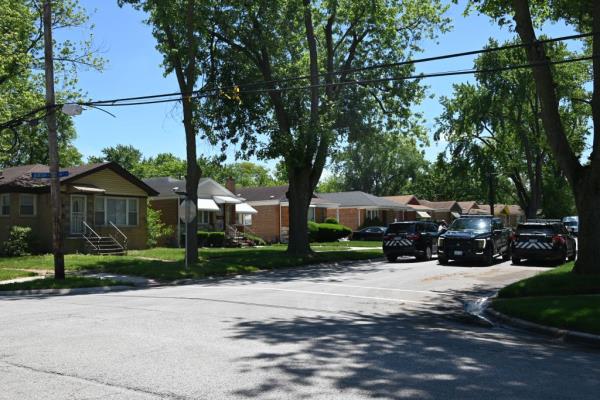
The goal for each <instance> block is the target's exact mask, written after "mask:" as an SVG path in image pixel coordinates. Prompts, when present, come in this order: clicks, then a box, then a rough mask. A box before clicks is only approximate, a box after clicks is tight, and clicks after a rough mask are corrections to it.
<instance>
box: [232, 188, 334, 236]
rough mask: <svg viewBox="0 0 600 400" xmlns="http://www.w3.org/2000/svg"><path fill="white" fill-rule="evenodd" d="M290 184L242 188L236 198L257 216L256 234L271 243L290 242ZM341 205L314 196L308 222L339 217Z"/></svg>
mask: <svg viewBox="0 0 600 400" xmlns="http://www.w3.org/2000/svg"><path fill="white" fill-rule="evenodd" d="M287 191H288V186H287V185H282V186H267V187H254V188H240V189H238V190H237V191H236V195H237V196H239V197H242V198H244V199H246V202H247V203H248V205H250V206H251V207H252V208H254V209H255V210H256V211H257V213H256V214H255V215H254V216H253V223H252V231H253V233H254V234H256V235H258V236H260V237H262V238H263V239H264V240H266V241H267V242H286V241H287V237H288V234H289V202H288V199H287V197H286V193H287ZM337 208H338V204H337V203H335V202H331V201H328V200H326V199H323V198H322V197H321V196H318V195H315V196H313V198H312V200H311V203H310V208H309V211H308V219H309V220H310V221H315V222H324V221H325V219H327V217H330V216H331V217H334V218H335V217H336V216H337V212H336V210H337Z"/></svg>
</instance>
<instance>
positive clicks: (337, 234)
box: [308, 221, 352, 242]
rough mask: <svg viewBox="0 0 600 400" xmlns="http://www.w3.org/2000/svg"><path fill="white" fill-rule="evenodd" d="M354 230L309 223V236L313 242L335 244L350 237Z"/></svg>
mask: <svg viewBox="0 0 600 400" xmlns="http://www.w3.org/2000/svg"><path fill="white" fill-rule="evenodd" d="M351 233H352V229H350V228H348V227H347V226H345V225H340V224H331V223H327V222H325V223H322V224H317V223H316V222H312V221H309V222H308V236H309V238H310V241H311V242H335V241H336V240H339V239H341V238H345V237H348V236H350V234H351Z"/></svg>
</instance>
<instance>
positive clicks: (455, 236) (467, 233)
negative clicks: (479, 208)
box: [438, 215, 512, 265]
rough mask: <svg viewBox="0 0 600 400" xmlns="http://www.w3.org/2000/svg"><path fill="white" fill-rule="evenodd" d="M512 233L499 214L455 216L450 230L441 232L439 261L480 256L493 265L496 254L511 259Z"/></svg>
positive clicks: (486, 262) (487, 263)
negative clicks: (497, 216) (456, 217)
mask: <svg viewBox="0 0 600 400" xmlns="http://www.w3.org/2000/svg"><path fill="white" fill-rule="evenodd" d="M511 234H512V231H511V230H510V229H509V228H505V227H504V224H503V223H502V220H501V219H500V218H495V217H492V216H491V215H488V216H485V215H483V216H482V215H477V216H475V215H472V216H467V215H464V216H462V217H460V218H458V219H455V220H454V221H453V222H452V224H451V225H450V226H449V227H448V231H446V232H445V233H443V234H442V235H440V237H439V239H438V261H439V263H440V264H442V265H443V264H447V263H448V261H449V260H478V261H483V262H484V263H485V264H486V265H491V264H492V263H493V262H494V257H496V256H502V259H503V260H505V261H508V260H510V256H511V253H510V251H511V247H510V237H511Z"/></svg>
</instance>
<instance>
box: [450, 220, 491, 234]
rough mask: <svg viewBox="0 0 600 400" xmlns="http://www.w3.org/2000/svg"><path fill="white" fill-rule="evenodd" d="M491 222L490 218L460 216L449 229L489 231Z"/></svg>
mask: <svg viewBox="0 0 600 400" xmlns="http://www.w3.org/2000/svg"><path fill="white" fill-rule="evenodd" d="M491 223H492V221H491V220H490V219H489V218H459V219H455V220H454V222H452V224H451V225H450V228H449V230H451V231H474V232H489V230H490V226H491Z"/></svg>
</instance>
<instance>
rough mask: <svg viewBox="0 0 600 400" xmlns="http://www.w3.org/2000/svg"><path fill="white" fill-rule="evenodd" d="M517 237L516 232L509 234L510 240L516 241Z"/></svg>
mask: <svg viewBox="0 0 600 400" xmlns="http://www.w3.org/2000/svg"><path fill="white" fill-rule="evenodd" d="M518 238H519V236H518V235H517V234H516V233H513V234H512V235H510V241H511V242H516V241H517V239H518Z"/></svg>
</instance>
